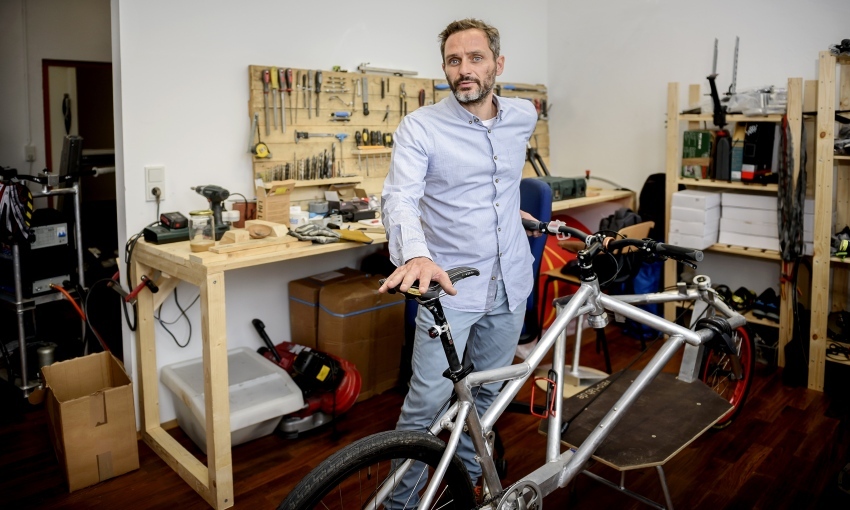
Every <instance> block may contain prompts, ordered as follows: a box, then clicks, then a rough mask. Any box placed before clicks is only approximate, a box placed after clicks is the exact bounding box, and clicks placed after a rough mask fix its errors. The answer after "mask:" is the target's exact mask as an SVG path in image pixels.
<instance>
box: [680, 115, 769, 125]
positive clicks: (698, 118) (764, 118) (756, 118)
mask: <svg viewBox="0 0 850 510" xmlns="http://www.w3.org/2000/svg"><path fill="white" fill-rule="evenodd" d="M679 120H681V121H690V122H714V116H713V115H712V114H710V113H683V114H680V115H679ZM781 121H782V115H781V114H778V113H774V114H770V115H753V116H749V115H741V114H740V113H736V114H732V115H727V116H726V122H729V123H731V122H781Z"/></svg>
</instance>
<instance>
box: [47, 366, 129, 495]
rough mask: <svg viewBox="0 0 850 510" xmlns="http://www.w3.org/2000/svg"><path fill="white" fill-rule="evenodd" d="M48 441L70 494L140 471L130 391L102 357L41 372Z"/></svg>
mask: <svg viewBox="0 0 850 510" xmlns="http://www.w3.org/2000/svg"><path fill="white" fill-rule="evenodd" d="M42 370H43V372H44V379H45V383H46V385H47V390H48V391H47V399H46V407H47V415H48V417H49V420H50V423H49V424H48V426H49V429H50V438H51V440H52V441H53V447H54V449H55V450H56V457H57V458H58V459H59V464H61V466H62V469H63V470H64V471H65V477H66V479H67V480H68V488H69V490H70V491H71V492H73V491H75V490H78V489H82V488H83V487H88V486H89V485H94V484H96V483H98V482H102V481H103V480H106V479H108V478H112V477H114V476H118V475H121V474H124V473H127V472H129V471H133V470H135V469H138V468H139V445H138V441H137V440H136V409H135V405H134V401H133V385H132V383H131V382H130V378H129V377H127V373H126V372H124V367H123V366H122V365H121V363H120V362H119V361H118V360H117V359H115V358H114V357H113V356H112V355H111V354H109V353H105V352H101V353H98V354H90V355H88V356H83V357H81V358H75V359H71V360H68V361H61V362H59V363H54V364H52V365H50V366H46V367H44V368H43V369H42Z"/></svg>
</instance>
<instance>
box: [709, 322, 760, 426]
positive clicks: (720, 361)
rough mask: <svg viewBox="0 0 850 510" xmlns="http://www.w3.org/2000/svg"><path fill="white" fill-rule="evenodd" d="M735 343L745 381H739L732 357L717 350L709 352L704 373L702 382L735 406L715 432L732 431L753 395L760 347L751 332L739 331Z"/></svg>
mask: <svg viewBox="0 0 850 510" xmlns="http://www.w3.org/2000/svg"><path fill="white" fill-rule="evenodd" d="M732 339H733V340H734V341H735V345H736V347H737V349H738V357H739V359H740V360H741V375H742V377H741V379H736V378H735V372H734V370H733V369H732V357H731V356H730V355H729V354H727V353H725V352H719V351H716V350H715V349H706V352H705V355H704V357H703V365H702V370H701V371H700V373H701V375H702V377H701V378H700V379H701V380H702V382H704V383H705V384H706V385H707V386H708V387H709V388H711V389H713V390H714V391H716V392H717V394H718V395H720V396H721V397H723V398H724V399H726V400H728V401H729V403H730V404H732V409H730V410H729V412H728V413H726V414H725V415H723V417H722V418H720V420H719V421H718V422H717V423H715V424H714V428H715V429H723V428H726V427H728V426H729V425H730V424H731V423H732V420H734V419H735V418H736V417H737V416H738V414H739V413H740V412H741V409H742V408H743V407H744V402H745V401H746V400H747V395H748V394H749V392H750V385H751V384H752V382H753V372H754V371H755V368H756V355H755V351H756V346H755V342H754V341H753V339H752V338H750V335H749V333H747V330H746V329H745V328H738V329H736V330H735V331H733V332H732Z"/></svg>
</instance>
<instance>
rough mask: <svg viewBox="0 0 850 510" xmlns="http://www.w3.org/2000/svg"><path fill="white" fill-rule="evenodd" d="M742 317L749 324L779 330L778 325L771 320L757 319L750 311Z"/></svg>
mask: <svg viewBox="0 0 850 510" xmlns="http://www.w3.org/2000/svg"><path fill="white" fill-rule="evenodd" d="M744 317H745V318H746V319H747V322H749V323H752V324H759V325H761V326H767V327H770V328H776V329H779V323H778V322H774V321H772V320H770V319H759V318H758V317H756V316H755V315H753V311H752V310H750V311H749V312H747V313H745V314H744Z"/></svg>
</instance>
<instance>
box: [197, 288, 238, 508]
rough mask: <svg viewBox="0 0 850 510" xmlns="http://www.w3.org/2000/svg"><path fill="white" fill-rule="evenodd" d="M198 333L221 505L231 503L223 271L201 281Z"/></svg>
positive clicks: (212, 481) (212, 469)
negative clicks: (202, 355)
mask: <svg viewBox="0 0 850 510" xmlns="http://www.w3.org/2000/svg"><path fill="white" fill-rule="evenodd" d="M201 336H202V338H203V346H204V347H203V350H204V403H205V406H206V420H207V421H206V429H207V466H208V469H209V488H210V492H211V494H210V495H211V499H212V500H213V501H215V504H214V505H213V506H214V507H215V508H216V509H222V508H229V507H231V506H233V462H232V458H231V454H230V400H229V388H228V373H227V324H226V321H225V306H224V273H212V274H208V275H207V277H206V281H205V282H203V283H202V284H201Z"/></svg>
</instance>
